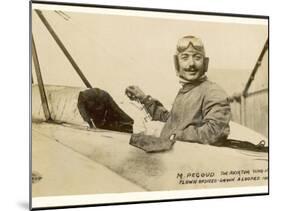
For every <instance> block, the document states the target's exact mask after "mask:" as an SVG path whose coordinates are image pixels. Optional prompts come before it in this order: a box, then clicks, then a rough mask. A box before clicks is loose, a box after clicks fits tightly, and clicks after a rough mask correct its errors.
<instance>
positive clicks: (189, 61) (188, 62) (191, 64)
mask: <svg viewBox="0 0 281 211" xmlns="http://www.w3.org/2000/svg"><path fill="white" fill-rule="evenodd" d="M186 64H187V67H194V59H193V58H192V57H189V58H188V60H187V63H186Z"/></svg>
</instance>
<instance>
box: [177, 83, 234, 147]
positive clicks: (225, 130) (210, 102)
mask: <svg viewBox="0 0 281 211" xmlns="http://www.w3.org/2000/svg"><path fill="white" fill-rule="evenodd" d="M202 116H203V119H202V121H201V122H200V123H191V124H189V125H187V126H186V128H185V129H184V130H179V131H176V138H177V139H178V140H180V141H188V142H197V143H201V144H215V143H216V142H218V141H223V140H225V139H226V138H227V136H228V135H229V132H230V129H229V121H230V118H231V111H230V105H229V102H228V101H227V96H226V94H225V92H224V91H223V90H221V89H220V88H212V89H210V90H208V92H207V93H206V95H205V96H204V99H203V103H202Z"/></svg>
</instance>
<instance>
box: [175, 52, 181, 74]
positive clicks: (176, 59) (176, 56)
mask: <svg viewBox="0 0 281 211" xmlns="http://www.w3.org/2000/svg"><path fill="white" fill-rule="evenodd" d="M174 65H175V69H176V73H177V75H179V70H180V66H179V59H178V55H174Z"/></svg>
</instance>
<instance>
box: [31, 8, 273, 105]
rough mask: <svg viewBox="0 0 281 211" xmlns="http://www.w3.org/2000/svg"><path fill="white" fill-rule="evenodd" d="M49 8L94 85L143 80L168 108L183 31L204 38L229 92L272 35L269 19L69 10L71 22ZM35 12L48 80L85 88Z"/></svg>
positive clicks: (213, 73)
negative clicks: (255, 20) (266, 22)
mask: <svg viewBox="0 0 281 211" xmlns="http://www.w3.org/2000/svg"><path fill="white" fill-rule="evenodd" d="M43 14H44V15H45V17H46V18H47V20H48V21H49V22H50V24H51V25H52V26H53V28H54V30H55V31H56V33H57V34H58V36H59V37H60V38H61V40H62V41H63V43H64V44H65V46H66V48H67V49H68V50H69V52H70V54H71V55H72V56H73V58H74V59H75V61H76V62H77V64H78V65H79V67H80V68H81V69H82V71H83V73H84V74H85V76H86V77H87V79H88V80H89V81H90V83H91V84H92V85H93V86H94V87H99V88H101V89H105V90H107V91H108V92H110V93H111V94H112V95H113V97H114V98H115V99H116V98H122V97H124V90H125V88H126V87H127V86H128V85H139V86H140V87H141V88H142V89H143V90H144V91H145V92H146V93H147V94H150V95H152V96H153V97H156V98H158V99H159V100H160V101H161V102H163V103H164V104H165V105H166V106H167V107H168V108H169V107H170V106H171V104H172V102H173V100H174V97H175V95H176V93H177V91H178V89H179V88H180V85H179V83H178V78H177V77H176V75H175V69H174V64H173V54H174V53H175V46H176V43H177V40H178V39H179V38H180V37H182V36H185V35H195V36H198V37H200V38H201V39H202V40H203V42H204V44H205V49H206V54H207V56H209V57H210V64H209V70H208V72H207V75H208V77H209V79H210V80H212V81H215V82H217V83H218V84H219V85H220V86H221V87H223V88H224V89H225V90H226V92H227V93H228V94H229V95H231V94H233V93H234V92H239V91H242V89H243V87H244V85H245V83H246V81H247V79H248V77H249V75H250V73H251V71H252V69H253V67H254V65H255V63H256V61H257V58H258V56H259V54H260V52H261V50H262V48H263V45H264V43H265V41H266V39H267V36H268V31H267V25H264V24H246V23H243V24H242V23H223V22H218V21H216V22H211V21H202V20H200V21H199V20H198V21H195V20H173V19H171V20H169V19H163V18H148V17H133V16H122V15H108V14H106V15H103V14H89V13H79V12H69V11H67V12H65V14H67V15H68V16H69V17H70V19H69V20H68V21H67V20H65V19H64V18H63V17H61V16H59V15H58V14H57V13H55V12H54V11H47V10H44V11H43ZM198 17H200V16H198ZM210 17H212V16H210ZM32 18H33V20H32V21H33V23H32V24H33V25H32V27H33V28H32V32H33V35H34V39H35V42H36V48H37V51H38V57H39V62H40V66H41V70H42V74H43V78H44V82H45V83H46V84H55V85H67V86H82V87H83V86H84V85H83V83H82V81H81V80H80V78H79V77H78V75H77V74H76V73H75V71H74V69H73V68H72V66H71V65H70V63H69V62H68V60H67V59H66V57H65V56H64V55H63V53H62V52H61V50H60V49H59V47H58V46H57V44H56V43H55V41H54V40H53V39H52V37H51V35H50V34H49V32H48V31H47V29H46V28H45V26H43V24H42V22H41V21H40V19H39V18H38V16H37V14H36V13H35V12H33V13H32ZM218 20H219V17H218ZM33 69H34V68H33ZM33 71H34V70H33ZM33 77H34V78H35V74H33ZM265 82H267V79H266V80H265Z"/></svg>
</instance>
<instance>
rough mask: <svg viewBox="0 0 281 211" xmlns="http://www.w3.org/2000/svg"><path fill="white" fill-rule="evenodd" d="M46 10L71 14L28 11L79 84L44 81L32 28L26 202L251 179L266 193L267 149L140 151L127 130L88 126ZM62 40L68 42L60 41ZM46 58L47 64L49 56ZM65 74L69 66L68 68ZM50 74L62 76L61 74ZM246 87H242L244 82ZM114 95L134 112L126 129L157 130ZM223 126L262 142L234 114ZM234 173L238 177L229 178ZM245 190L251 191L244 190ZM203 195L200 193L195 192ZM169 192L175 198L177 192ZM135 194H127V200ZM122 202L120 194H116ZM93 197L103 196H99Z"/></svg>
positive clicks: (190, 146)
mask: <svg viewBox="0 0 281 211" xmlns="http://www.w3.org/2000/svg"><path fill="white" fill-rule="evenodd" d="M49 14H51V16H50V18H52V16H54V17H56V18H60V19H61V20H62V21H65V22H71V21H72V20H71V19H72V17H71V15H70V14H68V13H67V12H63V11H59V10H55V11H47V12H45V11H41V10H39V9H35V10H32V16H34V17H33V19H35V17H36V19H37V21H39V22H41V24H42V26H44V27H43V28H44V30H45V31H44V33H46V34H48V36H50V37H51V38H52V39H53V40H54V41H55V43H56V44H57V47H58V48H57V49H58V50H59V51H60V52H61V54H62V55H64V56H65V58H66V59H67V61H68V62H69V63H70V64H71V68H72V69H74V70H75V72H76V73H77V75H78V76H79V78H80V79H81V81H82V82H83V84H84V85H85V87H83V86H80V87H79V86H66V85H60V84H57V85H54V84H45V83H44V80H43V78H44V77H43V76H44V74H45V75H47V74H48V72H47V70H43V69H42V67H41V65H40V55H39V53H38V49H37V47H38V45H37V44H36V39H35V38H36V36H37V35H36V34H33V33H34V32H32V59H33V66H32V71H31V72H32V73H31V75H32V85H31V91H32V140H31V145H32V172H31V173H32V174H31V176H32V199H33V206H34V207H42V206H44V205H46V204H44V203H43V205H42V204H40V203H39V201H40V200H43V199H45V198H48V197H59V196H73V195H75V196H76V195H81V196H83V195H99V194H111V195H110V196H111V197H113V199H112V200H111V202H122V200H117V199H116V200H114V196H115V195H114V194H119V193H142V192H158V191H168V192H169V191H185V190H189V191H190V190H193V191H194V192H192V194H191V195H184V194H183V195H181V197H182V198H194V197H196V196H197V195H196V190H202V189H204V190H206V191H208V190H213V189H219V188H230V189H231V188H232V189H233V188H234V189H235V188H237V187H239V188H243V187H244V188H246V187H248V188H249V187H257V186H258V187H262V188H263V189H261V191H260V192H259V193H266V192H267V184H268V181H267V178H266V177H267V175H268V173H267V169H268V152H267V151H259V150H251V149H249V148H247V147H246V148H245V147H244V148H243V147H241V148H240V147H239V146H237V147H216V146H210V145H201V144H197V143H188V142H180V141H177V142H176V143H175V144H174V146H173V147H172V149H171V150H169V151H164V152H159V153H147V152H145V151H144V150H142V149H139V148H136V147H134V146H132V145H130V144H129V140H130V137H131V133H127V132H120V131H114V130H107V129H102V128H98V127H93V128H91V127H89V125H88V124H87V122H85V121H84V120H83V118H82V117H81V114H80V112H79V109H78V107H77V103H78V97H79V93H80V92H81V91H84V90H87V89H90V88H93V86H92V84H91V82H90V81H89V80H88V78H87V77H86V76H85V75H84V74H83V71H82V70H81V68H80V67H79V65H78V63H77V62H76V60H75V59H74V57H75V56H73V55H72V54H71V53H70V51H69V50H68V49H67V47H66V45H65V44H64V42H63V40H62V39H61V37H60V36H59V34H58V33H56V30H55V25H54V26H53V25H52V24H51V22H50V21H49V20H48V18H47V15H49ZM73 22H75V20H73ZM76 24H77V23H76ZM34 36H35V37H34ZM38 36H39V35H38ZM46 36H47V35H46ZM38 39H39V37H38ZM81 39H83V38H82V37H81ZM267 43H268V41H266V44H265V46H264V48H263V50H262V53H261V54H260V56H259V58H258V61H257V64H258V63H261V61H262V59H263V56H264V52H265V51H267V49H268V45H267ZM68 45H71V43H69V42H68ZM45 55H46V54H45ZM49 62H51V63H52V61H49ZM56 62H57V61H56ZM258 66H259V65H255V67H254V70H253V71H252V73H253V74H252V75H251V77H250V79H249V80H252V79H253V77H254V74H255V73H256V71H257V69H258ZM33 72H35V74H36V80H35V79H33ZM43 73H44V74H43ZM72 73H74V71H72V72H70V73H69V74H72ZM58 75H59V70H58ZM58 77H66V78H67V77H68V75H65V76H62V75H60V76H58ZM111 80H112V81H114V80H113V79H108V81H111ZM109 83H113V82H109ZM247 86H248V87H249V86H250V84H248V85H247ZM247 89H248V88H247ZM120 92H124V90H121V91H120ZM114 100H115V102H116V103H117V104H118V106H119V107H120V108H121V109H123V110H124V111H125V112H126V113H127V114H129V116H131V117H132V118H133V119H134V131H133V132H134V133H135V132H140V131H146V132H148V133H151V134H154V135H157V134H158V133H159V131H160V130H161V128H162V125H161V123H157V122H153V121H151V120H150V119H149V118H148V114H147V113H146V112H145V109H144V108H142V107H141V106H140V105H138V104H137V103H133V102H132V101H130V100H129V99H128V98H127V97H126V96H125V94H124V98H122V97H120V98H118V99H116V98H115V99H114ZM230 126H231V134H230V136H229V139H231V140H233V141H234V142H235V141H236V142H239V143H250V144H252V145H258V144H260V143H263V146H264V147H267V146H268V139H267V137H266V136H264V135H261V134H260V133H258V132H255V131H254V130H252V129H249V128H247V127H245V126H242V125H240V124H238V123H236V122H234V121H232V122H231V123H230ZM253 171H262V174H261V175H262V176H259V177H257V175H256V174H254V173H253ZM222 172H228V173H229V172H231V173H229V174H232V175H228V176H225V175H224V176H223V175H222ZM238 174H239V177H240V180H242V181H240V182H237V181H236V182H233V181H234V180H236V179H237V175H238ZM245 190H246V189H245ZM231 193H232V192H230V195H231ZM245 193H246V194H251V193H254V192H252V190H251V189H249V191H246V192H245ZM237 194H238V193H237ZM219 195H220V194H217V196H219ZM221 195H225V194H221ZM234 195H235V194H234ZM203 196H207V195H204V194H203ZM149 197H150V198H145V197H144V198H142V200H145V201H149V200H155V199H156V198H153V197H152V196H149ZM171 198H173V197H171V194H170V195H169V196H167V197H166V198H165V196H164V197H163V198H161V199H162V200H163V199H164V200H165V199H171ZM174 198H177V195H175V196H174ZM36 200H37V201H38V202H36ZM138 200H139V199H131V201H138ZM124 201H126V200H125V199H123V202H124ZM49 203H50V202H49ZM84 203H85V204H87V203H88V204H94V202H93V201H86V202H85V201H84ZM95 203H96V204H100V203H105V202H103V201H102V200H101V201H96V202H95ZM65 204H66V205H75V203H74V202H73V201H68V202H65ZM48 205H50V204H48ZM51 205H52V203H51Z"/></svg>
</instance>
